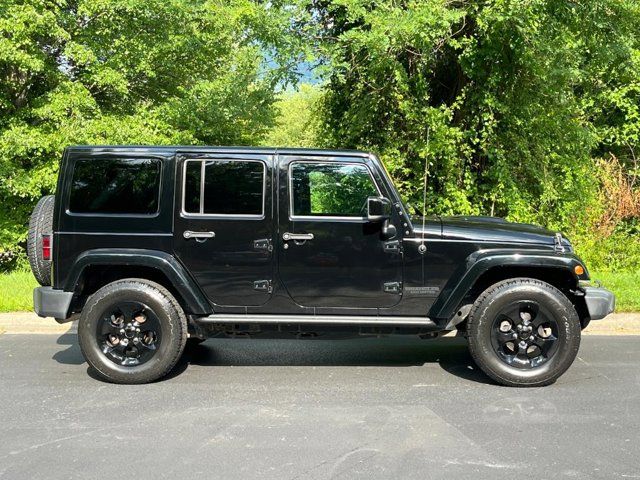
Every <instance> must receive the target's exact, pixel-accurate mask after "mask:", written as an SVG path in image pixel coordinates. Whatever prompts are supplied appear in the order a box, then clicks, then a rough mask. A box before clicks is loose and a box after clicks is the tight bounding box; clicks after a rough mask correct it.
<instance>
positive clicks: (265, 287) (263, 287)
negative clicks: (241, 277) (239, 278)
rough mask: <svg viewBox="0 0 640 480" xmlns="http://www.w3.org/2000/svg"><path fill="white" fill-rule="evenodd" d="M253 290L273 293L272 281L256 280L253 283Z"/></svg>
mask: <svg viewBox="0 0 640 480" xmlns="http://www.w3.org/2000/svg"><path fill="white" fill-rule="evenodd" d="M253 289H254V290H257V291H259V292H267V293H271V292H272V291H273V287H272V286H271V280H256V281H255V282H253Z"/></svg>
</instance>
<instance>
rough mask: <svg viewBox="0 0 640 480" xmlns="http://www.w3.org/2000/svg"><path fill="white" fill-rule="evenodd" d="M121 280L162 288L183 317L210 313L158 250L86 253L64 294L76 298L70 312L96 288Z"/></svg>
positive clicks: (186, 276) (198, 294) (182, 270)
mask: <svg viewBox="0 0 640 480" xmlns="http://www.w3.org/2000/svg"><path fill="white" fill-rule="evenodd" d="M124 278H143V279H147V280H151V281H154V282H156V283H158V284H160V285H162V286H163V287H165V288H166V289H167V290H169V291H170V292H171V293H172V294H173V295H174V296H175V297H176V300H178V302H179V303H180V305H181V307H182V308H183V309H184V311H185V313H188V314H193V315H209V314H211V312H212V308H211V305H210V304H209V302H208V301H207V299H206V297H205V296H204V294H203V293H202V290H201V289H200V287H199V286H198V285H197V284H196V282H195V281H194V280H193V279H192V278H191V276H190V275H189V273H188V272H187V271H186V269H185V268H184V267H183V266H182V264H181V263H179V262H178V261H177V260H176V259H175V258H174V257H173V256H171V255H170V254H168V253H166V252H162V251H158V250H145V249H95V250H88V251H86V252H84V253H82V254H81V255H80V256H78V258H77V260H76V262H75V264H74V265H73V267H72V268H71V271H70V272H69V275H68V277H67V280H66V283H65V285H64V290H65V291H68V292H74V293H75V294H76V297H77V298H76V301H75V302H74V303H75V305H72V308H74V309H76V310H77V309H79V308H81V307H82V305H83V303H84V301H85V300H86V298H87V297H88V296H89V295H91V294H92V293H94V292H95V291H97V290H98V289H99V288H101V287H103V286H104V285H106V284H108V283H111V282H114V281H116V280H122V279H124Z"/></svg>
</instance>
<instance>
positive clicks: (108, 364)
mask: <svg viewBox="0 0 640 480" xmlns="http://www.w3.org/2000/svg"><path fill="white" fill-rule="evenodd" d="M78 338H79V340H80V349H81V350H82V354H83V355H84V358H85V359H86V360H87V362H88V363H89V365H90V366H91V367H93V369H94V370H95V371H96V372H97V374H98V376H99V377H101V378H102V379H104V380H107V381H110V382H114V383H130V384H135V383H148V382H152V381H154V380H157V379H158V378H161V377H163V376H165V375H166V374H167V373H169V371H170V370H171V369H172V368H173V367H174V366H175V364H176V362H177V361H178V359H179V358H180V356H181V355H182V352H183V351H184V347H185V345H186V342H187V320H186V317H185V315H184V312H183V311H182V308H181V307H180V304H179V303H178V302H177V301H176V299H175V298H174V297H173V295H171V293H170V292H169V291H168V290H167V289H165V288H164V287H162V286H161V285H158V284H157V283H154V282H150V281H148V280H142V279H126V280H118V281H116V282H113V283H110V284H108V285H106V286H104V287H102V288H101V289H99V290H98V291H97V292H96V293H94V294H93V295H91V297H89V299H88V300H87V303H86V305H85V306H84V309H83V311H82V314H81V316H80V321H79V322H78Z"/></svg>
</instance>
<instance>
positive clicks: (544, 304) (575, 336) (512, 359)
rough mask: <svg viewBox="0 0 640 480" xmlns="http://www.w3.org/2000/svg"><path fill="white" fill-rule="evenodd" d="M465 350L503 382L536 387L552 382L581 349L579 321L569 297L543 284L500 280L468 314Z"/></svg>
mask: <svg viewBox="0 0 640 480" xmlns="http://www.w3.org/2000/svg"><path fill="white" fill-rule="evenodd" d="M467 332H468V339H469V350H470V352H471V356H472V357H473V359H474V360H475V362H476V363H477V364H478V366H479V367H480V368H481V369H482V370H483V371H484V372H485V373H486V374H487V375H488V376H489V377H491V378H492V379H494V380H495V381H497V382H498V383H500V384H502V385H507V386H514V387H539V386H544V385H549V384H551V383H553V382H555V381H556V380H557V379H558V377H560V375H562V374H563V373H564V372H565V371H566V370H567V369H568V368H569V367H570V366H571V364H572V363H573V361H574V360H575V358H576V355H577V354H578V348H579V347H580V320H579V318H578V314H577V312H576V310H575V308H574V306H573V304H572V303H571V302H570V301H569V299H568V298H567V297H566V296H565V295H564V294H563V293H562V292H561V291H560V290H558V289H557V288H555V287H553V286H552V285H549V284H548V283H545V282H542V281H540V280H535V279H531V278H515V279H510V280H505V281H502V282H499V283H496V284H495V285H493V286H491V287H490V288H488V289H487V290H485V291H484V292H483V293H482V294H481V295H480V297H478V299H477V300H476V302H475V303H474V305H473V307H472V308H471V311H470V313H469V321H468V325H467Z"/></svg>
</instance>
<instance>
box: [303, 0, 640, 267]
mask: <svg viewBox="0 0 640 480" xmlns="http://www.w3.org/2000/svg"><path fill="white" fill-rule="evenodd" d="M308 8H310V9H311V11H313V12H314V14H313V15H312V16H311V18H312V19H313V21H314V22H315V27H316V29H317V30H315V31H314V36H315V38H319V39H320V40H319V41H318V43H317V45H318V48H319V49H320V50H321V51H322V52H323V53H324V56H325V58H326V59H327V61H328V68H327V72H328V82H327V84H326V88H325V91H326V94H325V96H324V104H323V114H322V119H323V121H324V131H323V139H324V140H325V141H326V142H327V143H329V144H337V145H340V146H344V147H353V148H365V149H372V150H375V151H377V152H379V153H380V154H381V156H382V157H383V159H384V160H385V162H386V164H387V166H388V168H389V170H390V171H391V174H392V175H393V176H394V177H395V179H396V181H397V183H398V184H399V186H400V189H401V191H402V193H403V195H404V196H405V197H406V198H407V199H408V200H410V201H416V202H417V201H418V199H419V198H420V196H421V184H422V177H423V172H424V162H425V161H426V162H428V170H429V174H428V182H429V202H428V204H429V211H431V212H432V213H439V214H488V215H499V216H505V217H507V218H509V219H511V220H517V221H524V222H534V223H539V224H544V225H547V226H549V227H552V228H561V229H564V230H567V231H568V232H569V233H570V234H572V235H573V236H575V237H576V239H577V240H578V243H579V244H580V245H582V246H583V247H585V248H583V249H582V250H583V253H586V255H587V256H589V257H591V258H593V259H594V260H596V261H597V263H598V266H603V267H604V266H611V265H610V261H611V260H613V259H615V258H617V259H618V260H619V261H620V263H621V265H618V266H620V267H622V266H625V265H623V264H622V262H626V266H627V267H631V268H638V267H640V255H638V253H639V252H640V244H639V243H638V231H637V224H636V223H635V221H636V220H637V218H638V216H639V214H640V202H639V201H638V193H637V185H636V184H635V181H636V177H637V175H638V174H639V173H640V170H638V164H637V155H638V154H640V151H638V140H639V138H640V135H639V133H640V74H639V73H638V72H640V36H639V33H638V32H640V2H638V1H637V0H596V1H591V2H567V1H565V0H533V1H505V0H492V1H486V2H449V1H443V0H421V1H406V2H404V1H403V2H398V1H395V0H376V1H375V2H374V1H371V0H337V1H324V0H318V1H314V2H313V3H312V4H311V5H310V6H309V7H308ZM598 187H599V188H598ZM607 189H608V190H607ZM603 191H604V192H606V195H604V196H603V195H602V193H603ZM621 191H625V192H626V193H628V194H630V198H626V199H621V198H620V197H619V196H618V195H617V194H618V193H620V192H621ZM634 198H635V200H634ZM621 201H622V202H626V204H625V205H622V204H621ZM594 233H596V234H600V235H594ZM603 239H604V240H610V242H609V243H610V245H609V246H617V248H618V252H613V251H611V249H610V248H609V249H607V245H606V243H607V242H606V241H605V242H604V243H602V242H601V240H603ZM598 248H599V249H600V250H599V251H598V252H596V250H597V249H598ZM621 250H624V251H625V252H631V253H633V258H632V259H629V258H626V259H623V258H621V257H620V253H621ZM629 261H631V262H633V263H631V264H629Z"/></svg>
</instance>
